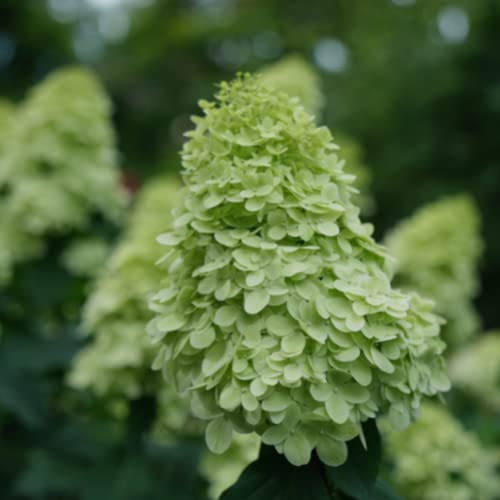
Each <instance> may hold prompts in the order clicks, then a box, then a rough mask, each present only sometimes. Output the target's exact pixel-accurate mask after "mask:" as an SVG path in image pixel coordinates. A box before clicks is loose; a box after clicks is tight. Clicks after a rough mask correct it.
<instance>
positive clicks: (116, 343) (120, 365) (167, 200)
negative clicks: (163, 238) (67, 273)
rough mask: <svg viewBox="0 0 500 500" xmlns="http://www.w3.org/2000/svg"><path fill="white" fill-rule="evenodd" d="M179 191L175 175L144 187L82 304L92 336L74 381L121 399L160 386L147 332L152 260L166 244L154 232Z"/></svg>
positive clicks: (152, 285) (156, 280)
mask: <svg viewBox="0 0 500 500" xmlns="http://www.w3.org/2000/svg"><path fill="white" fill-rule="evenodd" d="M179 192H180V185H179V183H178V182H175V181H173V180H171V179H160V180H154V181H151V182H150V183H149V184H147V185H146V186H144V187H143V188H142V189H141V190H140V192H139V195H138V199H137V200H136V204H135V206H134V208H133V211H132V213H131V215H130V218H129V220H128V223H127V226H126V227H127V229H126V231H125V233H124V235H123V236H122V239H121V241H120V242H119V243H118V245H117V246H116V248H115V249H114V250H113V252H112V254H111V256H110V257H109V259H108V261H107V263H106V265H105V267H104V269H103V272H102V273H101V274H100V276H99V277H98V279H97V281H96V283H95V286H94V290H93V291H92V292H91V294H90V296H89V297H88V300H87V302H86V304H85V306H84V308H83V329H84V330H85V332H87V333H88V334H90V335H92V336H93V339H92V342H91V343H89V344H88V345H87V346H86V347H85V348H83V349H82V350H81V351H80V352H79V353H78V355H77V357H76V359H75V362H74V365H73V368H72V371H71V372H70V375H69V383H70V385H72V386H73V387H76V388H90V389H92V390H93V391H94V392H95V393H96V394H98V395H99V396H112V397H115V398H121V399H123V400H128V399H130V398H135V397H138V396H140V395H141V394H143V393H144V392H146V391H148V390H149V391H152V390H155V389H156V388H157V387H158V385H159V384H158V377H155V376H154V374H152V373H151V370H150V366H151V362H152V359H153V353H152V348H151V345H150V343H149V341H148V339H147V337H146V336H145V335H144V329H145V327H146V324H147V322H148V321H149V319H150V318H151V313H150V311H149V310H148V307H147V297H148V294H149V293H151V292H152V291H154V290H156V289H157V287H158V283H159V277H158V272H157V270H156V268H155V266H154V262H155V261H156V260H157V259H158V258H160V257H161V255H162V249H161V247H160V246H159V245H158V244H157V243H156V241H155V238H156V235H157V234H158V233H159V232H161V231H162V230H164V229H165V227H166V226H167V225H168V222H169V217H170V212H171V210H172V208H173V206H174V205H175V203H176V200H178V198H179ZM165 397H166V396H165ZM177 398H179V396H177Z"/></svg>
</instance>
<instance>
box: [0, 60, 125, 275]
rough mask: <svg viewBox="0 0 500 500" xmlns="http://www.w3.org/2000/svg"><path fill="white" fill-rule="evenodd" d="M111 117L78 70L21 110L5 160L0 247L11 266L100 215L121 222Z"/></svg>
mask: <svg viewBox="0 0 500 500" xmlns="http://www.w3.org/2000/svg"><path fill="white" fill-rule="evenodd" d="M110 115H111V104H110V101H109V99H108V97H107V96H106V94H105V92H104V90H103V89H102V88H101V86H100V84H99V83H98V82H97V80H96V79H95V78H94V76H93V75H92V74H91V73H89V72H88V71H86V70H84V69H79V68H72V69H65V70H61V71H58V72H55V73H53V74H52V75H50V76H49V77H48V78H47V79H46V80H45V81H43V82H42V83H40V84H39V85H37V86H36V87H35V88H34V89H33V91H32V92H31V93H30V94H29V96H28V98H27V99H26V101H25V102H24V103H23V104H22V105H20V106H19V108H18V110H17V111H16V116H15V120H13V123H12V125H11V131H10V133H9V134H8V136H7V139H6V141H5V144H4V146H3V149H4V153H3V155H2V156H1V157H0V192H1V193H2V194H1V195H0V214H1V215H0V218H1V222H2V228H4V227H5V228H6V229H5V230H3V231H2V234H1V235H0V239H1V241H0V247H2V248H3V249H4V250H3V251H4V252H5V254H6V255H8V258H9V260H10V264H9V265H12V264H13V263H15V262H16V261H21V260H23V259H26V258H29V257H32V256H35V255H37V254H38V253H40V252H41V251H42V249H43V240H44V238H46V237H47V236H48V235H53V234H62V233H67V232H70V231H73V230H81V229H84V228H85V227H86V226H87V225H88V224H89V222H90V220H91V217H92V216H93V215H95V214H97V213H98V214H100V215H101V216H103V217H104V218H106V219H108V220H110V221H112V222H116V221H117V219H118V218H119V217H120V215H121V213H122V208H123V207H124V203H125V193H124V191H123V190H122V189H121V188H120V186H119V171H118V168H117V155H116V149H115V141H114V133H113V129H112V126H111V120H110ZM15 233H17V234H15ZM26 247H27V248H26ZM5 275H7V273H5Z"/></svg>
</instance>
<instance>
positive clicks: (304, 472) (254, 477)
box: [220, 446, 331, 500]
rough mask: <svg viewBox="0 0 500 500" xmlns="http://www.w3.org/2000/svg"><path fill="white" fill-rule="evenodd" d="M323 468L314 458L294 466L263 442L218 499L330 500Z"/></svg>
mask: <svg viewBox="0 0 500 500" xmlns="http://www.w3.org/2000/svg"><path fill="white" fill-rule="evenodd" d="M322 469H323V465H322V464H321V463H320V462H319V461H318V460H317V458H313V459H312V460H311V462H310V463H309V464H308V465H304V466H301V467H296V466H294V465H292V464H291V463H290V462H288V461H287V459H286V458H284V457H283V456H282V455H279V454H278V453H277V452H276V451H275V449H274V448H273V447H270V446H262V447H261V453H260V456H259V459H258V460H257V461H256V462H254V463H252V464H250V465H249V466H248V467H247V468H246V469H245V470H244V471H243V473H242V474H241V476H240V478H239V479H238V481H237V482H236V484H234V485H233V486H231V487H230V488H229V489H228V490H226V491H225V492H224V493H223V494H222V496H221V498H220V500H305V499H307V500H330V499H331V497H330V494H329V492H328V486H327V484H326V482H325V480H324V478H323V476H322Z"/></svg>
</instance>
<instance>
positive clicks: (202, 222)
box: [148, 76, 449, 465]
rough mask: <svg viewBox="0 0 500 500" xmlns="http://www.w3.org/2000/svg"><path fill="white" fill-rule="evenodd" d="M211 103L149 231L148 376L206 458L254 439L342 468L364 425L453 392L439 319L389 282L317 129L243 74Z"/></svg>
mask: <svg viewBox="0 0 500 500" xmlns="http://www.w3.org/2000/svg"><path fill="white" fill-rule="evenodd" d="M216 98H217V101H218V102H217V103H209V102H204V101H202V102H201V103H200V105H201V107H202V108H203V110H204V112H205V116H204V117H196V118H194V122H195V123H196V127H195V129H194V130H192V131H191V132H188V133H187V135H188V137H189V140H188V141H187V142H186V144H185V145H184V148H183V151H182V162H183V167H184V172H183V175H184V178H185V181H186V185H187V190H186V192H185V195H184V198H183V201H182V203H181V204H180V206H179V208H178V209H177V211H176V216H175V220H174V222H173V224H172V229H171V231H170V232H167V233H164V234H162V235H160V236H159V237H158V241H159V242H160V243H161V244H162V245H164V246H165V247H168V249H169V250H168V251H167V253H166V254H165V255H164V257H163V258H162V260H161V266H162V268H163V270H164V271H163V273H164V275H165V277H166V278H167V279H166V282H165V288H163V289H161V290H160V291H159V292H158V293H157V294H156V295H155V296H154V298H153V300H152V302H151V307H152V308H153V310H154V311H155V312H156V317H155V318H154V319H153V320H152V321H151V322H150V323H149V325H148V331H149V334H150V337H151V338H152V341H153V343H154V344H155V345H156V349H157V350H158V354H157V357H156V359H155V363H154V367H155V368H157V369H162V370H163V372H164V374H165V377H166V378H167V380H170V381H172V380H175V382H176V384H177V386H178V388H179V390H180V391H185V390H187V391H188V392H189V395H190V398H191V404H192V410H193V412H194V413H195V414H196V415H197V416H199V417H201V418H204V419H207V420H209V423H208V425H207V432H206V439H207V444H208V446H209V448H210V449H211V450H212V451H214V452H223V451H224V450H225V449H227V448H228V447H229V445H230V443H231V439H232V432H233V429H234V430H236V431H241V432H250V431H257V433H258V434H260V435H261V436H262V439H263V441H264V443H267V444H271V445H274V446H275V447H276V449H277V450H278V451H279V452H282V453H284V454H285V455H286V457H287V458H288V460H289V461H290V462H292V463H293V464H297V465H298V464H304V463H306V462H308V460H309V457H310V454H311V451H312V450H313V449H314V448H315V449H316V451H317V452H318V454H319V456H320V458H321V459H322V460H323V461H324V462H325V463H327V464H332V465H338V464H340V463H342V462H343V461H344V460H345V458H346V454H347V447H346V444H345V441H346V440H348V439H351V438H353V437H354V436H356V435H358V434H360V433H361V422H363V421H365V420H367V419H369V418H373V417H375V416H376V415H377V414H378V413H379V411H382V410H387V411H388V412H389V414H390V417H391V420H392V421H393V422H394V424H395V425H397V426H404V425H406V424H407V423H408V422H409V421H410V418H411V415H412V414H413V413H414V411H415V410H416V409H417V408H418V406H419V404H420V400H421V397H422V396H423V395H433V394H436V393H438V392H440V391H442V390H446V389H447V388H448V385H449V383H448V380H447V377H446V375H445V373H444V369H443V360H442V357H441V352H442V350H443V348H444V343H443V342H442V341H441V340H440V338H439V320H438V318H437V317H436V316H435V315H434V314H433V313H432V306H431V303H430V302H428V301H425V300H423V299H421V298H420V297H419V296H417V295H415V294H413V293H402V292H399V291H397V290H394V289H393V288H392V287H391V276H390V273H389V270H388V268H389V266H388V257H387V255H386V251H385V249H384V248H383V247H381V246H379V245H377V244H376V243H375V242H374V240H373V239H372V238H371V236H370V234H371V230H372V228H371V226H369V225H363V224H361V222H360V220H359V209H358V208H357V207H356V206H355V205H353V203H352V202H351V191H352V188H351V185H350V183H351V182H352V179H353V178H352V176H350V175H347V174H345V173H344V171H343V163H342V162H341V161H340V160H339V157H338V156H337V154H336V150H337V146H336V145H335V144H334V143H333V142H332V138H331V135H330V132H329V131H328V130H327V129H326V128H324V127H320V128H318V127H316V126H315V124H314V120H313V117H312V116H311V115H309V114H308V113H306V112H305V111H304V110H303V108H302V107H301V106H298V105H297V102H296V100H294V99H292V98H290V97H288V96H287V95H286V94H285V93H281V92H274V91H271V90H270V89H269V88H268V87H266V86H265V85H262V84H261V83H260V82H259V80H258V79H254V78H252V77H248V76H246V77H240V78H238V79H236V80H235V81H234V82H233V83H231V84H227V83H223V84H222V85H221V89H220V91H219V93H218V94H217V96H216ZM170 383H171V382H170Z"/></svg>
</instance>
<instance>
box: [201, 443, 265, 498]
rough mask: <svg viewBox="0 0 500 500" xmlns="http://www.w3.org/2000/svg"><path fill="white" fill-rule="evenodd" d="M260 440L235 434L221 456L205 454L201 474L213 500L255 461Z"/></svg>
mask: <svg viewBox="0 0 500 500" xmlns="http://www.w3.org/2000/svg"><path fill="white" fill-rule="evenodd" d="M259 450H260V439H259V437H258V436H257V435H255V434H237V435H236V436H235V438H234V440H233V442H232V443H231V446H230V447H229V448H228V449H227V450H226V451H225V452H224V453H222V454H221V455H216V454H215V453H210V452H208V453H206V454H205V455H204V457H203V460H202V463H201V473H202V474H203V476H204V477H205V478H206V479H207V481H209V483H210V487H209V490H208V495H209V497H210V498H213V499H214V500H215V499H217V498H219V497H220V495H221V494H222V493H223V492H224V491H225V490H227V489H228V488H229V487H230V486H232V485H233V484H234V483H235V482H236V481H237V480H238V478H239V477H240V475H241V473H242V472H243V470H244V469H245V468H246V467H247V466H248V465H249V464H250V463H252V462H254V461H255V460H257V457H258V455H259Z"/></svg>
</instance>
